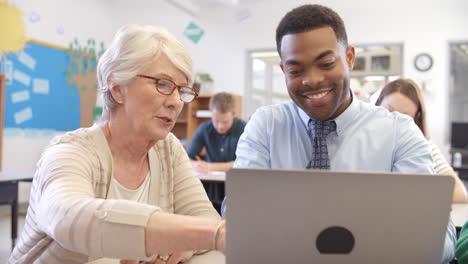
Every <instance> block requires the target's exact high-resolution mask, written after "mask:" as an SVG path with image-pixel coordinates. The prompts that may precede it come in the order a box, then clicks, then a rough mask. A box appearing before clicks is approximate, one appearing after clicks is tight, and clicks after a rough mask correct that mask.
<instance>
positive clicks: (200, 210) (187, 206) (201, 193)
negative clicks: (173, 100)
mask: <svg viewBox="0 0 468 264" xmlns="http://www.w3.org/2000/svg"><path fill="white" fill-rule="evenodd" d="M170 136H171V137H172V139H171V141H172V142H171V145H172V148H173V153H174V156H173V157H174V161H173V163H172V164H173V171H174V213H176V214H182V215H190V216H201V217H207V218H213V219H220V216H219V214H218V213H217V212H216V210H215V209H214V207H213V205H212V204H211V202H210V200H209V199H208V196H207V194H206V192H205V189H204V188H203V185H202V184H201V182H200V179H198V177H197V176H196V174H195V170H194V169H193V166H192V164H191V163H190V160H189V158H188V156H187V154H186V153H185V150H184V147H183V146H182V144H180V142H179V140H177V138H176V137H175V136H174V135H172V134H170Z"/></svg>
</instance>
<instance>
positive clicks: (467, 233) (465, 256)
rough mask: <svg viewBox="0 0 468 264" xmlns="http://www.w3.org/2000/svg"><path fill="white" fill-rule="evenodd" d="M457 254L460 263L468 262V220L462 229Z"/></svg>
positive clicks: (465, 263) (466, 263)
mask: <svg viewBox="0 0 468 264" xmlns="http://www.w3.org/2000/svg"><path fill="white" fill-rule="evenodd" d="M455 256H456V257H457V261H458V263H459V264H468V222H466V223H465V225H464V226H463V228H462V230H461V231H460V237H459V239H458V241H457V247H456V251H455Z"/></svg>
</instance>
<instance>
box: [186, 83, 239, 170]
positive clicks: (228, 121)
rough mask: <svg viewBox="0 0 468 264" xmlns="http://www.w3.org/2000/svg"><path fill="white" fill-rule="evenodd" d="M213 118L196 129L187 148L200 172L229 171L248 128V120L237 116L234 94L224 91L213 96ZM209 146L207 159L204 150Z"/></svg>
mask: <svg viewBox="0 0 468 264" xmlns="http://www.w3.org/2000/svg"><path fill="white" fill-rule="evenodd" d="M209 109H210V111H211V120H210V121H206V122H203V123H202V124H201V125H200V126H199V127H198V128H197V130H196V131H195V134H194V135H193V137H192V141H191V142H190V145H189V146H188V148H187V153H188V155H189V157H190V158H191V159H192V160H195V161H194V167H195V169H197V170H198V171H200V172H208V171H227V170H229V169H230V168H232V165H233V164H234V160H235V159H236V148H237V142H238V141H239V137H240V136H241V135H242V133H243V132H244V127H245V121H243V120H240V119H238V118H237V117H236V103H235V100H234V96H233V95H232V94H229V93H225V92H221V93H217V94H215V95H213V96H212V97H211V99H210V103H209ZM203 147H205V149H206V155H205V159H204V160H202V159H201V158H200V153H201V151H202V149H203Z"/></svg>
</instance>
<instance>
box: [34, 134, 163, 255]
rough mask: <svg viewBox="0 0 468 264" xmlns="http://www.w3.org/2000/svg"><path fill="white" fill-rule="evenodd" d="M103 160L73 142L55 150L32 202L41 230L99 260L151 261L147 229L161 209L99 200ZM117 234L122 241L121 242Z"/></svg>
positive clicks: (42, 165) (41, 168)
mask: <svg viewBox="0 0 468 264" xmlns="http://www.w3.org/2000/svg"><path fill="white" fill-rule="evenodd" d="M97 173H101V171H100V166H99V162H98V161H97V157H93V153H92V152H90V151H88V149H87V148H85V147H81V146H76V145H74V144H73V143H62V144H58V145H53V146H51V147H49V148H48V149H47V150H46V152H44V154H43V156H42V158H41V160H40V161H39V163H38V170H37V173H36V175H35V178H34V183H33V188H32V192H34V193H36V194H35V195H32V196H31V197H34V200H31V203H34V204H36V205H37V206H35V207H34V209H35V210H36V212H35V213H36V216H37V219H35V220H36V223H37V225H38V227H39V228H40V229H41V230H42V231H43V232H44V233H46V234H47V235H48V236H49V237H51V238H52V239H54V240H55V241H56V242H57V243H59V244H60V245H61V246H62V247H63V248H65V249H68V250H71V251H74V252H78V253H82V254H85V255H88V256H95V257H110V258H125V259H146V257H147V256H146V252H145V241H144V237H145V227H146V224H147V221H148V219H149V217H150V216H151V214H152V213H153V212H155V211H157V210H159V208H158V207H156V206H151V205H147V204H142V203H137V202H133V201H126V200H104V199H98V198H95V193H94V184H97V183H95V182H93V177H94V176H95V177H97V176H96V175H95V174H97ZM115 234H119V237H120V238H123V239H116V236H115Z"/></svg>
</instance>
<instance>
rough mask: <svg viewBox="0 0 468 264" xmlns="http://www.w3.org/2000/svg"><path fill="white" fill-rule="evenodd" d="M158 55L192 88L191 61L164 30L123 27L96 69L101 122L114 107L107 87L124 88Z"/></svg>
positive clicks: (114, 103)
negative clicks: (101, 109)
mask: <svg viewBox="0 0 468 264" xmlns="http://www.w3.org/2000/svg"><path fill="white" fill-rule="evenodd" d="M161 54H165V55H166V56H167V57H168V58H169V60H170V61H171V62H172V63H173V64H174V66H175V67H177V68H178V69H179V70H180V71H182V72H183V73H184V74H185V76H186V77H187V82H188V84H189V85H192V83H193V78H194V76H193V64H192V58H191V57H190V55H189V53H188V51H187V50H186V49H185V47H184V46H183V45H182V44H181V43H180V42H179V41H178V40H177V39H176V38H175V37H174V36H173V35H171V34H170V33H169V32H168V31H167V30H165V29H163V28H159V27H154V26H139V25H125V26H122V27H121V28H120V29H119V30H118V31H117V33H116V34H115V36H114V39H113V40H112V43H111V45H110V47H109V48H108V49H107V50H106V52H104V54H103V55H102V56H101V58H100V59H99V63H98V65H97V79H98V84H99V90H100V92H101V93H102V97H103V98H102V99H103V113H102V119H104V120H106V119H108V118H109V113H110V112H111V111H112V110H113V109H114V108H115V107H116V105H117V103H116V101H115V100H114V98H113V97H112V94H111V92H110V89H111V87H112V86H115V85H127V84H128V83H129V82H130V81H131V80H132V79H133V78H135V76H136V75H137V74H139V73H141V72H142V71H143V70H145V69H146V68H147V67H148V66H149V65H150V64H151V63H152V62H153V61H154V59H157V58H158V57H159V56H161Z"/></svg>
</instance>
